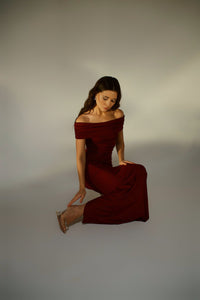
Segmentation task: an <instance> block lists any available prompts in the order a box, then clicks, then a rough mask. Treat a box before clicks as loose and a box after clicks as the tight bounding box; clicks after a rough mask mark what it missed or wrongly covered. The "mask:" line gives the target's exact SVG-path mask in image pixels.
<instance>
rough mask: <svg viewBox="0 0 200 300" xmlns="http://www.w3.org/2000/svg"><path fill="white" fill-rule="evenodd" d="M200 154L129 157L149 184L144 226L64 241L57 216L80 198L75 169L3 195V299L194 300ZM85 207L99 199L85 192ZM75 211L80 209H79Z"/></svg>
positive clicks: (159, 148) (154, 148)
mask: <svg viewBox="0 0 200 300" xmlns="http://www.w3.org/2000/svg"><path fill="white" fill-rule="evenodd" d="M199 150H200V147H199V146H197V145H192V146H187V147H184V146H182V145H172V144H158V145H156V144H154V145H146V146H145V147H144V145H142V146H140V147H135V146H133V147H129V148H128V149H126V159H127V160H131V161H133V162H137V163H141V164H144V165H145V167H146V169H147V173H148V177H147V186H148V196H149V213H150V219H149V221H148V222H146V223H143V222H130V223H126V224H120V225H102V224H82V223H81V222H79V223H76V224H74V225H73V226H71V227H70V229H69V231H68V232H67V233H66V234H63V233H62V232H61V231H60V230H59V227H58V224H57V219H56V210H63V209H64V208H65V206H66V204H67V203H68V202H69V200H71V199H72V198H73V196H74V195H75V193H76V192H77V191H78V190H77V188H78V182H77V178H78V177H77V174H76V168H74V169H73V170H66V172H65V173H62V174H57V175H55V176H49V177H47V178H45V179H44V180H41V179H40V181H35V182H32V183H30V184H27V185H24V186H18V187H15V188H13V189H11V188H10V189H7V190H3V191H2V196H1V199H2V200H1V204H0V225H1V226H0V232H1V246H0V249H1V271H0V276H1V278H0V290H1V293H2V295H3V298H2V299H5V300H7V299H15V300H18V299H20V300H22V299H29V300H32V299H41V300H45V299H48V300H51V299H52V300H55V299H59V300H62V299H67V300H72V299H73V300H79V299H82V300H86V299H87V300H102V299H105V300H118V299H119V300H122V299H124V300H129V299H136V300H144V299H148V300H157V299H159V300H165V299H166V300H170V299H172V300H179V299H180V300H186V299H187V300H197V299H199V297H200V288H199V286H200V285H199V283H200V282H199V279H198V278H200V274H199V273H200V268H199V261H200V260H199V258H200V254H199V253H200V242H199V229H200V221H199V207H200V205H199V182H198V181H199V178H200V176H199V175H200V168H199V167H200V166H199V165H200V160H199V157H200V156H199V153H200V151H199ZM86 191H87V194H86V197H85V200H84V203H85V202H87V201H89V200H91V199H92V198H94V197H97V196H98V194H97V193H96V192H94V191H91V190H88V189H87V190H86ZM76 204H78V202H76Z"/></svg>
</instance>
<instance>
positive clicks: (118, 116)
mask: <svg viewBox="0 0 200 300" xmlns="http://www.w3.org/2000/svg"><path fill="white" fill-rule="evenodd" d="M123 116H124V112H123V110H122V109H120V108H117V109H116V111H115V118H121V117H123Z"/></svg>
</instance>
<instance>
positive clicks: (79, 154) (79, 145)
mask: <svg viewBox="0 0 200 300" xmlns="http://www.w3.org/2000/svg"><path fill="white" fill-rule="evenodd" d="M85 162H86V152H85V139H76V163H77V171H78V177H79V187H80V188H85Z"/></svg>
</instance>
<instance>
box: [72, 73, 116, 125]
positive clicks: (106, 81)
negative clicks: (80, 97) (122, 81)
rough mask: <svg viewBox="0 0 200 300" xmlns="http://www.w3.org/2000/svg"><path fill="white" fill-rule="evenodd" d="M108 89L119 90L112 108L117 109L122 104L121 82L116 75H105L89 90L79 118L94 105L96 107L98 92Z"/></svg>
mask: <svg viewBox="0 0 200 300" xmlns="http://www.w3.org/2000/svg"><path fill="white" fill-rule="evenodd" d="M106 90H109V91H115V92H117V100H116V102H115V104H114V105H113V107H112V108H111V110H116V109H117V108H118V107H119V106H120V100H121V88H120V85H119V82H118V80H117V79H116V78H115V77H111V76H103V77H101V78H100V79H98V80H97V82H96V83H95V85H94V87H93V88H92V89H91V90H90V91H89V94H88V98H87V99H86V100H85V102H84V106H83V107H82V108H81V110H80V112H79V114H78V116H77V118H78V117H79V116H80V115H81V114H83V113H84V112H86V111H88V110H89V111H90V110H91V109H92V108H93V107H95V105H96V101H95V100H94V98H95V96H96V94H98V93H99V92H103V91H106ZM77 118H76V119H77ZM75 122H76V120H75Z"/></svg>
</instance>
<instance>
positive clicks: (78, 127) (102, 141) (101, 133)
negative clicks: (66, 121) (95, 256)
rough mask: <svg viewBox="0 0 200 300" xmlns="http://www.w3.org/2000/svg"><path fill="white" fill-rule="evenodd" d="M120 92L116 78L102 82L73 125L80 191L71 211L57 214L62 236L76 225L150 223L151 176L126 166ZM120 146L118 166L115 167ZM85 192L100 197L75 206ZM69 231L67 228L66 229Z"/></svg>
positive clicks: (130, 164) (136, 166) (135, 166)
mask: <svg viewBox="0 0 200 300" xmlns="http://www.w3.org/2000/svg"><path fill="white" fill-rule="evenodd" d="M120 99H121V89H120V85H119V82H118V80H117V79H116V78H114V77H110V76H104V77H102V78H100V79H99V80H98V81H97V82H96V84H95V86H94V87H93V88H92V89H91V90H90V91H89V95H88V98H87V100H86V101H85V103H84V107H83V108H82V109H81V110H80V112H79V115H78V117H77V118H76V120H75V122H74V129H75V137H76V161H77V170H78V177H79V191H78V192H77V193H76V195H75V196H74V198H73V199H72V200H71V201H70V202H69V203H68V205H67V209H66V210H64V211H63V212H62V213H61V212H57V218H58V222H59V225H60V229H61V230H62V232H63V233H65V232H66V230H67V229H68V228H69V225H72V224H73V223H74V222H77V221H80V220H82V223H98V224H121V223H126V222H131V221H143V222H146V221H147V220H148V219H149V210H148V195H147V186H146V179H147V171H146V169H145V167H144V166H143V165H141V164H136V163H133V162H131V161H128V160H124V138H123V124H124V119H125V115H124V113H123V111H122V110H121V109H119V106H120ZM114 146H116V150H117V154H118V158H119V165H118V166H115V167H113V165H112V151H113V148H114ZM85 187H86V188H88V189H92V190H94V191H96V192H98V193H100V196H99V197H97V198H95V199H92V200H90V201H88V202H87V203H85V204H80V205H72V204H73V203H74V202H75V201H77V200H78V199H79V198H80V203H82V202H83V199H84V197H85V195H86V190H85ZM66 225H67V226H66Z"/></svg>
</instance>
